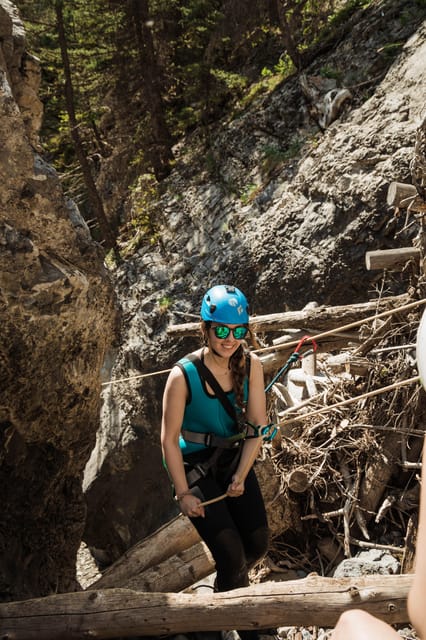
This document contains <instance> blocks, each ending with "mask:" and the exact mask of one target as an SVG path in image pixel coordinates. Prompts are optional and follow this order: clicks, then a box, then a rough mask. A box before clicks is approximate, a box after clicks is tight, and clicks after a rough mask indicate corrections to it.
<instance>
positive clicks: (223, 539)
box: [191, 468, 269, 640]
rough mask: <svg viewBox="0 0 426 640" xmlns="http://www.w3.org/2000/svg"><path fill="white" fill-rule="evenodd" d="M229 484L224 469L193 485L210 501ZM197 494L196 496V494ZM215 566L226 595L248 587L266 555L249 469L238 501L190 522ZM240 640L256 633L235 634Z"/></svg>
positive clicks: (261, 509) (264, 527) (259, 503)
mask: <svg viewBox="0 0 426 640" xmlns="http://www.w3.org/2000/svg"><path fill="white" fill-rule="evenodd" d="M229 483H230V477H229V474H228V473H227V472H226V468H225V469H224V468H222V469H221V468H219V469H216V468H215V469H214V470H209V471H208V473H207V475H206V476H205V477H204V478H200V479H199V480H198V481H197V483H196V487H197V495H200V497H201V496H202V499H203V501H204V500H210V499H211V498H215V497H217V496H219V495H221V494H223V493H225V492H226V489H227V488H228V485H229ZM198 492H199V493H198ZM191 522H192V524H193V525H194V527H195V528H196V529H197V531H198V533H199V534H200V536H201V538H202V539H203V540H204V542H205V543H206V545H207V546H208V548H209V549H210V552H211V554H212V556H213V558H214V561H215V563H216V572H217V589H218V591H230V590H232V589H238V588H239V587H246V586H248V584H249V577H248V572H249V570H250V569H251V568H252V567H253V566H254V565H255V564H256V562H258V561H259V560H260V559H261V558H263V556H264V555H265V554H266V552H267V550H268V542H269V529H268V522H267V517H266V510H265V505H264V502H263V497H262V494H261V491H260V487H259V484H258V482H257V478H256V474H255V472H254V470H253V469H251V470H250V472H249V473H248V475H247V478H246V480H245V491H244V493H243V495H242V496H240V497H238V498H224V499H223V500H220V501H219V502H215V503H213V504H211V505H208V506H207V507H205V518H191ZM239 634H240V636H241V638H242V640H251V639H253V638H255V637H257V632H252V631H241V632H239Z"/></svg>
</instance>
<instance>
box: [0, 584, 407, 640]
mask: <svg viewBox="0 0 426 640" xmlns="http://www.w3.org/2000/svg"><path fill="white" fill-rule="evenodd" d="M411 584H412V576H411V575H398V576H389V575H386V576H382V575H374V576H364V577H362V578H323V577H319V576H316V575H312V576H308V577H307V578H304V579H303V580H292V581H288V582H268V583H263V584H257V585H253V586H251V587H247V588H245V589H236V590H235V591H227V592H223V593H213V594H195V595H193V594H186V593H185V594H183V593H179V594H172V593H137V592H134V591H131V590H128V589H107V590H104V591H80V592H76V593H65V594H59V595H52V596H48V597H45V598H37V599H35V600H26V601H21V602H10V603H2V604H0V637H1V638H2V639H3V640H6V639H9V640H12V638H13V640H40V639H42V640H81V638H117V637H123V636H124V637H126V636H147V635H164V634H165V635H169V634H177V633H185V632H188V631H213V630H226V629H235V628H237V629H264V628H271V627H279V626H314V625H318V626H323V627H332V626H334V625H335V623H336V621H337V619H338V617H339V615H340V614H341V613H342V612H343V611H344V610H345V609H349V608H355V607H356V608H362V609H365V610H366V611H368V612H370V613H371V614H373V615H375V616H377V617H378V618H380V619H382V620H385V621H386V622H388V623H390V624H396V623H406V622H407V621H408V614H407V608H406V600H407V594H408V590H409V588H410V586H411Z"/></svg>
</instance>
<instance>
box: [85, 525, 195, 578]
mask: <svg viewBox="0 0 426 640" xmlns="http://www.w3.org/2000/svg"><path fill="white" fill-rule="evenodd" d="M199 541H200V536H199V535H198V532H197V530H196V529H195V527H194V526H193V525H192V523H191V521H190V520H188V518H185V517H184V516H183V515H180V516H177V517H176V518H174V519H173V520H171V521H170V522H168V523H166V524H165V525H163V526H162V527H160V528H159V529H157V531H154V532H153V533H152V534H151V535H150V536H148V537H147V538H144V539H143V540H142V541H141V542H138V543H137V544H135V545H134V546H133V547H132V548H131V549H129V550H128V551H126V553H124V554H123V555H122V556H121V558H119V559H118V560H117V562H114V564H112V565H111V566H110V567H108V569H107V570H106V571H105V573H104V574H103V575H102V576H101V578H99V580H97V581H96V582H94V583H93V584H92V585H91V587H90V589H107V588H109V587H119V586H125V585H127V584H128V582H129V580H131V579H132V578H133V577H134V576H135V575H140V574H142V573H143V572H145V571H146V570H147V569H149V568H150V567H153V566H155V565H159V564H161V563H162V562H164V561H165V560H167V559H169V558H170V557H171V556H174V555H175V554H179V553H181V552H182V551H184V550H185V549H188V548H189V547H191V546H192V545H195V544H197V543H198V542H199ZM183 588H184V587H183ZM156 591H161V589H158V588H157V589H156ZM165 591H173V589H170V588H168V589H165Z"/></svg>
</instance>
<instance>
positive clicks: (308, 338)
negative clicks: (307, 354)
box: [294, 336, 318, 357]
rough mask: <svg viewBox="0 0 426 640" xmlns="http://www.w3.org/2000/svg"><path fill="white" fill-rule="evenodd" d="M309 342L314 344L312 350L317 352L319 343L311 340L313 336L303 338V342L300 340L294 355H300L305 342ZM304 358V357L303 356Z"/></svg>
mask: <svg viewBox="0 0 426 640" xmlns="http://www.w3.org/2000/svg"><path fill="white" fill-rule="evenodd" d="M307 340H310V341H311V342H312V348H313V350H314V353H315V351H316V350H317V348H318V345H317V343H316V342H315V340H314V339H313V338H311V336H303V338H302V339H301V340H299V342H298V345H297V347H296V348H295V350H294V353H298V352H299V349H300V348H301V346H302V345H303V343H304V342H306V341H307ZM302 357H303V356H302Z"/></svg>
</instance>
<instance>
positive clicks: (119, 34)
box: [15, 0, 368, 226]
mask: <svg viewBox="0 0 426 640" xmlns="http://www.w3.org/2000/svg"><path fill="white" fill-rule="evenodd" d="M15 2H16V5H17V6H18V9H19V10H20V13H21V16H22V18H23V19H24V23H25V27H26V31H27V36H28V41H29V48H30V50H31V52H32V53H34V54H35V55H37V56H38V57H39V58H40V60H41V62H42V74H43V81H42V88H41V96H40V97H41V99H42V101H43V103H44V108H45V118H44V125H43V130H42V132H41V137H42V143H43V145H44V148H45V150H46V154H47V156H48V160H49V161H50V162H52V163H53V164H54V165H55V166H56V168H57V169H58V170H59V172H60V173H61V174H63V176H64V184H65V187H66V188H67V189H68V190H69V193H70V195H71V196H72V197H73V198H74V199H76V201H77V203H78V204H79V205H80V206H82V207H83V213H84V214H85V215H86V217H87V218H90V217H91V216H92V217H93V212H92V211H91V206H90V204H87V199H86V194H85V189H84V187H82V178H81V171H80V170H79V168H78V165H77V162H76V151H75V147H74V146H73V144H72V143H71V137H70V132H69V124H70V123H69V115H68V111H67V108H66V102H65V95H64V88H63V87H64V71H63V68H62V61H61V55H60V49H59V42H58V34H57V28H56V23H55V2H60V4H61V7H62V13H63V19H64V28H65V32H66V39H67V46H68V55H69V60H70V68H71V75H72V84H73V88H74V102H75V104H74V112H75V118H76V122H77V126H78V129H79V135H80V139H81V141H82V145H83V147H84V152H85V154H86V156H87V158H88V159H89V161H91V162H92V168H93V170H94V171H98V168H99V165H102V163H103V162H104V161H105V159H107V158H110V159H112V158H114V160H115V161H116V158H117V156H118V154H123V155H124V157H125V162H124V163H122V164H124V165H125V167H126V169H125V171H124V175H123V171H121V174H120V175H119V176H117V178H118V179H119V180H120V183H121V184H122V185H123V186H124V187H126V186H127V187H129V186H130V185H131V184H133V183H134V184H136V182H137V178H138V176H139V175H141V174H145V173H151V174H153V175H154V176H155V178H156V179H157V180H158V181H161V179H162V178H163V177H165V176H167V174H168V173H169V172H170V170H171V168H172V166H173V162H174V159H173V152H172V147H173V144H174V143H175V142H176V141H177V140H178V139H179V138H180V137H181V136H182V135H184V134H185V133H187V132H188V131H190V130H191V129H192V128H193V127H195V126H200V125H201V126H202V127H204V129H205V131H206V134H207V135H208V129H209V124H210V123H211V122H214V121H216V120H217V119H218V118H220V117H221V116H222V114H223V113H224V110H226V109H229V107H231V106H233V107H235V106H236V105H238V107H239V108H244V105H246V104H248V103H249V102H250V99H251V96H253V95H255V93H256V92H257V91H258V90H259V89H260V90H262V91H265V90H267V91H270V90H272V89H273V87H274V85H275V84H276V83H275V82H274V81H273V79H272V76H273V77H277V78H278V79H279V80H282V78H283V77H284V76H285V75H288V74H289V73H292V72H294V70H295V69H296V70H301V69H302V68H303V65H304V56H305V55H306V53H307V52H309V49H310V48H311V47H312V45H314V44H315V43H317V42H318V41H319V40H320V38H321V33H327V34H328V35H329V33H330V29H331V28H332V25H333V20H334V21H336V24H338V15H339V12H337V11H336V6H335V5H336V2H337V0H258V1H257V2H247V0H124V1H123V0H91V1H90V2H87V1H86V0H73V1H71V0H15ZM367 3H368V0H347V1H346V2H340V3H339V11H340V12H341V11H343V12H345V19H347V15H348V13H350V12H354V11H356V10H359V9H360V8H363V7H365V5H366V4H367ZM111 162H112V160H111ZM95 178H96V175H95ZM85 209H87V210H85ZM148 226H149V225H148Z"/></svg>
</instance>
